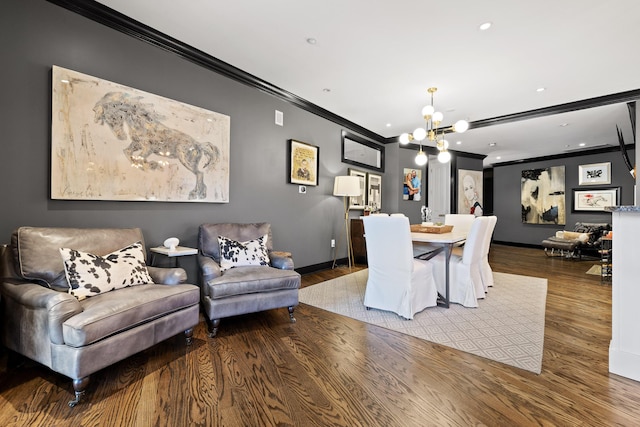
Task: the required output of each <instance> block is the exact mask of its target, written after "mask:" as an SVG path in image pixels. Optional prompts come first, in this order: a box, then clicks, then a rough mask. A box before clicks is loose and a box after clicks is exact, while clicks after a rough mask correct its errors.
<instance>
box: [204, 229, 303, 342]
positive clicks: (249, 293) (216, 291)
mask: <svg viewBox="0 0 640 427" xmlns="http://www.w3.org/2000/svg"><path fill="white" fill-rule="evenodd" d="M265 235H266V236H267V239H266V252H267V253H268V262H263V264H268V265H239V266H234V267H232V268H229V269H226V270H224V268H223V267H222V266H221V256H222V257H223V258H225V254H224V253H222V252H224V250H223V251H221V249H220V243H219V241H218V237H219V236H223V237H225V238H227V239H232V240H234V241H236V242H248V241H255V240H256V239H261V238H263V237H264V236H265ZM198 249H199V253H198V265H199V275H200V280H199V282H200V292H201V299H202V304H203V308H204V312H205V319H206V320H207V323H208V326H209V336H210V337H214V336H215V335H216V334H217V332H218V327H219V325H220V319H222V318H225V317H230V316H236V315H240V314H247V313H255V312H258V311H264V310H270V309H274V308H282V307H287V308H288V310H289V317H290V320H291V322H295V318H294V317H293V310H294V308H295V307H296V306H297V305H298V290H299V289H300V274H298V273H297V272H295V271H294V270H293V259H292V258H291V254H290V253H288V252H276V251H274V250H273V239H272V235H271V225H270V224H268V223H257V224H232V223H231V224H230V223H227V224H203V225H201V226H200V229H199V233H198ZM225 259H226V258H225ZM223 261H224V259H223ZM256 263H258V264H259V262H257V261H256ZM241 264H242V263H241Z"/></svg>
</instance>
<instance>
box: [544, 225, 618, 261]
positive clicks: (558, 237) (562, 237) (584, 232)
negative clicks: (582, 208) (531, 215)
mask: <svg viewBox="0 0 640 427" xmlns="http://www.w3.org/2000/svg"><path fill="white" fill-rule="evenodd" d="M609 231H611V224H608V223H604V222H576V224H575V226H574V227H573V230H561V231H558V232H556V234H555V235H554V236H551V237H548V238H546V239H544V240H543V241H542V247H543V248H544V253H545V254H546V255H547V256H564V257H567V258H574V257H577V258H582V256H583V255H591V256H596V257H599V255H598V251H599V250H600V248H601V246H602V237H603V236H604V235H605V234H607V233H608V232H609Z"/></svg>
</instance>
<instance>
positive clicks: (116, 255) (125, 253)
mask: <svg viewBox="0 0 640 427" xmlns="http://www.w3.org/2000/svg"><path fill="white" fill-rule="evenodd" d="M60 254H61V255H62V260H63V261H64V271H65V274H66V275H67V281H68V282H69V293H70V294H71V295H73V296H74V297H76V298H78V300H83V299H85V298H88V297H92V296H95V295H99V294H101V293H104V292H108V291H113V290H115V289H120V288H126V287H127V286H132V285H143V284H147V283H153V280H152V279H151V276H150V275H149V271H148V270H147V266H146V264H145V263H144V254H143V252H142V243H141V242H136V243H134V244H132V245H130V246H127V247H126V248H122V249H119V250H117V251H115V252H111V253H110V254H108V255H105V256H98V255H94V254H90V253H87V252H81V251H77V250H75V249H69V248H60Z"/></svg>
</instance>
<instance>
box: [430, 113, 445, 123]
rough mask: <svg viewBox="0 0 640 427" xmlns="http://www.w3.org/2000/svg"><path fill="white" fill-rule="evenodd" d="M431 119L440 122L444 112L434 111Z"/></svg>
mask: <svg viewBox="0 0 640 427" xmlns="http://www.w3.org/2000/svg"><path fill="white" fill-rule="evenodd" d="M432 119H433V121H434V122H435V123H440V122H441V121H442V119H444V114H442V113H441V112H440V111H436V112H435V113H433V116H432Z"/></svg>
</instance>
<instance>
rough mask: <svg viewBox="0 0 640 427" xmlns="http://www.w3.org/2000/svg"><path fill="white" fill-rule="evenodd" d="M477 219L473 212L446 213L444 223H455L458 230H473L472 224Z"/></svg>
mask: <svg viewBox="0 0 640 427" xmlns="http://www.w3.org/2000/svg"><path fill="white" fill-rule="evenodd" d="M474 219H476V217H475V215H473V214H445V215H444V223H445V224H446V225H453V228H454V229H455V230H458V231H466V232H467V233H468V232H469V231H471V224H473V220H474Z"/></svg>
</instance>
